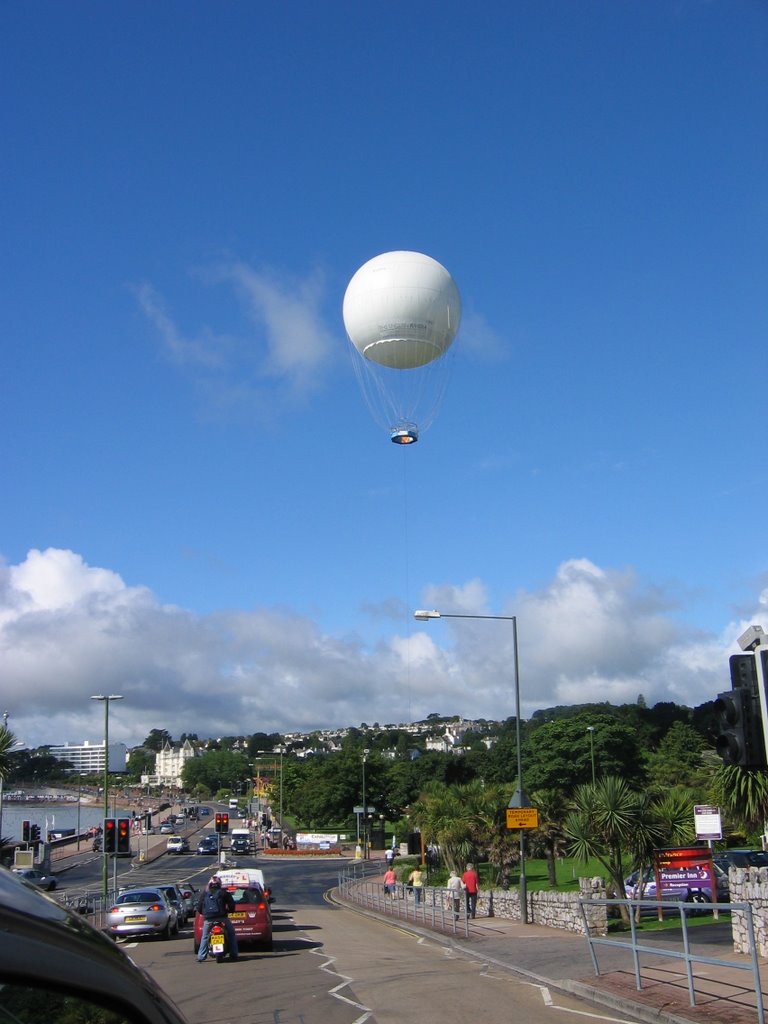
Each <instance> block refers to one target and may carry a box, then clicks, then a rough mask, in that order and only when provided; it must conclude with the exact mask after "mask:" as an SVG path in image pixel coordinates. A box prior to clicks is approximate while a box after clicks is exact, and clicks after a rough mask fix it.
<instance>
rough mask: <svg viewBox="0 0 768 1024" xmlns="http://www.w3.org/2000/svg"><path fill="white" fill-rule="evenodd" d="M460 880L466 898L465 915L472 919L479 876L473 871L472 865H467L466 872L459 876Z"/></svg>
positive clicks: (475, 909)
mask: <svg viewBox="0 0 768 1024" xmlns="http://www.w3.org/2000/svg"><path fill="white" fill-rule="evenodd" d="M461 880H462V882H463V883H464V893H465V895H466V898H467V915H468V916H469V917H474V916H475V912H476V911H477V894H478V892H479V891H480V876H479V875H478V873H477V871H475V865H474V864H467V870H466V871H465V872H464V874H463V875H462V876H461Z"/></svg>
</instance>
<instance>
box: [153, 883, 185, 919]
mask: <svg viewBox="0 0 768 1024" xmlns="http://www.w3.org/2000/svg"><path fill="white" fill-rule="evenodd" d="M157 888H158V889H161V890H162V891H163V892H164V893H165V898H166V899H167V900H168V902H169V903H170V904H171V906H172V907H173V909H174V910H175V911H176V917H177V918H178V921H179V924H180V925H181V926H182V927H183V926H184V925H185V924H186V923H187V917H188V916H189V913H188V911H187V905H186V903H185V902H184V896H183V894H182V891H181V887H180V886H178V885H176V884H175V883H173V884H170V883H166V882H163V883H160V882H158V883H157Z"/></svg>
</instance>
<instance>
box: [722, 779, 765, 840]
mask: <svg viewBox="0 0 768 1024" xmlns="http://www.w3.org/2000/svg"><path fill="white" fill-rule="evenodd" d="M714 788H715V793H716V796H717V802H718V803H719V804H720V806H721V807H723V808H724V809H725V810H726V811H727V813H728V814H729V815H730V817H731V818H733V820H734V821H736V822H738V823H739V824H740V825H741V826H742V827H743V828H744V829H745V830H746V831H747V832H754V831H756V830H757V829H759V828H762V824H763V822H764V821H765V820H766V818H768V772H766V771H765V770H764V769H758V768H739V767H738V766H736V765H720V767H719V768H717V770H716V771H715V778H714Z"/></svg>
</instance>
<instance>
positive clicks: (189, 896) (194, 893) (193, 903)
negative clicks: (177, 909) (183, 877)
mask: <svg viewBox="0 0 768 1024" xmlns="http://www.w3.org/2000/svg"><path fill="white" fill-rule="evenodd" d="M176 884H177V885H178V887H179V889H180V891H181V896H182V899H183V900H184V906H185V908H186V911H187V919H189V918H190V917H194V914H195V910H196V909H197V898H198V896H199V895H200V890H199V889H198V888H197V886H196V885H190V884H189V882H177V883H176Z"/></svg>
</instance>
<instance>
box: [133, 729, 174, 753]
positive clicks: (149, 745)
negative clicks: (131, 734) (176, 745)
mask: <svg viewBox="0 0 768 1024" xmlns="http://www.w3.org/2000/svg"><path fill="white" fill-rule="evenodd" d="M166 743H173V737H172V736H171V734H170V733H169V732H168V730H167V729H152V730H151V731H150V733H149V736H147V738H146V739H145V740H144V742H143V743H142V744H141V745H142V747H146V749H147V750H154V751H155V752H159V751H161V750H162V749H163V747H164V746H165V744H166Z"/></svg>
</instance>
